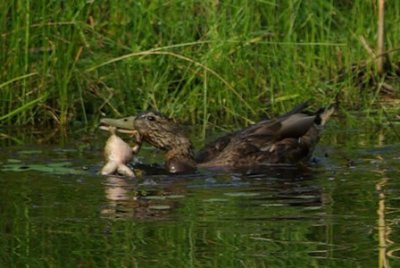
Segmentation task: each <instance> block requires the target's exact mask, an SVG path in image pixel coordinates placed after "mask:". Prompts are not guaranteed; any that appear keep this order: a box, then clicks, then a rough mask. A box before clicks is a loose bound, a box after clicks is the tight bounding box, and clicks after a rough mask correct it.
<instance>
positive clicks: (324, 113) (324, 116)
mask: <svg viewBox="0 0 400 268" xmlns="http://www.w3.org/2000/svg"><path fill="white" fill-rule="evenodd" d="M334 112H335V106H334V105H331V106H330V107H328V108H321V109H319V111H318V112H317V113H316V115H317V118H316V122H317V124H319V125H321V126H324V125H325V124H326V122H328V120H329V118H330V117H331V116H332V114H333V113H334Z"/></svg>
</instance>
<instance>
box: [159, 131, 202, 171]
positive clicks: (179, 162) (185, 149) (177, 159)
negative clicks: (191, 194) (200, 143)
mask: <svg viewBox="0 0 400 268" xmlns="http://www.w3.org/2000/svg"><path fill="white" fill-rule="evenodd" d="M165 168H166V169H167V171H168V172H170V173H187V172H192V171H194V170H195V169H196V162H195V160H194V152H193V145H192V143H191V142H190V140H189V139H187V138H181V139H178V140H177V141H176V142H174V143H173V144H170V146H168V147H167V148H166V154H165Z"/></svg>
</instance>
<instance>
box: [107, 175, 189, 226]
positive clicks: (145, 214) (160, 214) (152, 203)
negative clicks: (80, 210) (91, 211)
mask: <svg viewBox="0 0 400 268" xmlns="http://www.w3.org/2000/svg"><path fill="white" fill-rule="evenodd" d="M144 184H150V185H152V184H153V186H154V185H155V187H151V189H149V188H148V187H142V185H140V187H139V185H138V182H137V181H133V180H131V179H127V178H124V177H118V176H108V177H107V179H106V182H105V197H106V199H107V204H106V206H105V207H104V208H103V209H102V211H101V214H102V216H103V217H104V218H109V219H129V218H131V219H139V220H143V219H153V220H161V219H167V218H168V217H169V216H170V212H171V211H172V210H174V209H175V208H176V207H177V206H178V202H177V201H178V200H177V198H176V197H180V196H182V195H177V194H176V193H177V192H181V190H179V189H175V191H174V190H173V189H171V188H170V187H168V188H163V187H158V186H157V185H156V183H154V182H152V181H151V180H148V181H145V182H144Z"/></svg>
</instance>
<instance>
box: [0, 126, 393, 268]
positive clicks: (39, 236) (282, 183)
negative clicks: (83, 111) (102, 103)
mask: <svg viewBox="0 0 400 268" xmlns="http://www.w3.org/2000/svg"><path fill="white" fill-rule="evenodd" d="M343 129H345V128H337V127H331V128H330V129H328V130H327V131H326V133H325V136H324V138H323V139H322V141H321V143H320V145H319V146H318V149H317V151H316V156H318V158H319V162H318V163H316V164H313V165H312V166H311V168H309V169H307V170H305V169H302V170H299V169H295V168H287V169H277V170H265V171H263V172H259V173H258V174H241V173H232V172H227V171H206V170H202V171H199V172H198V173H196V174H193V175H185V176H167V175H165V174H159V175H157V170H152V169H147V171H146V172H147V173H146V174H143V175H142V176H139V177H137V178H135V179H126V178H121V177H103V176H100V175H98V174H97V172H98V171H99V169H100V168H101V166H102V164H103V159H102V147H103V145H104V142H105V140H106V138H107V137H106V134H105V133H100V131H98V132H96V133H95V134H92V135H89V134H88V133H87V132H85V131H72V132H71V133H70V134H68V136H64V135H61V134H60V133H53V135H50V133H46V135H45V136H43V135H42V134H43V133H35V132H34V131H21V130H15V129H14V130H7V131H4V132H3V133H2V134H1V141H0V142H1V156H0V169H1V173H0V174H1V175H0V185H1V187H0V191H1V193H0V216H1V220H0V228H1V231H2V236H1V238H0V249H1V250H0V256H1V258H0V267H385V266H384V265H386V267H389V266H390V267H400V260H399V258H400V228H399V222H400V178H399V177H400V176H399V175H400V172H399V168H400V163H399V160H400V154H399V149H400V146H399V145H397V144H396V143H397V140H398V139H397V137H396V135H394V133H393V132H392V131H391V130H390V128H383V129H382V130H377V129H371V128H368V129H365V130H364V129H358V130H352V131H350V130H346V131H345V130H343ZM195 135H196V134H194V136H195ZM161 155H162V154H161V153H160V152H158V151H155V150H153V149H151V148H148V147H147V148H144V149H143V150H142V151H141V152H140V155H139V160H140V161H143V162H146V163H153V162H161V157H160V156H161Z"/></svg>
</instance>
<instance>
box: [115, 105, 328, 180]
mask: <svg viewBox="0 0 400 268" xmlns="http://www.w3.org/2000/svg"><path fill="white" fill-rule="evenodd" d="M305 107H306V103H304V104H301V105H299V106H297V107H295V108H294V109H293V110H292V111H290V112H288V113H286V114H284V115H282V116H280V117H277V118H274V119H269V120H263V121H260V122H258V123H257V124H254V125H252V126H249V127H247V128H244V129H242V130H239V131H236V132H233V133H229V134H227V135H225V136H223V137H220V138H219V139H217V140H216V141H215V142H213V143H210V144H208V145H207V146H205V147H204V148H203V149H202V150H200V151H199V153H198V154H197V155H196V157H195V156H194V153H193V146H192V143H191V142H190V140H189V139H188V138H187V137H186V136H185V135H184V133H183V132H182V130H181V128H180V127H179V126H178V125H177V124H176V123H175V122H174V121H173V120H171V119H169V118H167V117H165V116H164V115H162V114H161V113H159V112H144V113H141V114H139V115H138V116H136V117H129V119H130V124H129V127H127V124H119V123H118V122H122V121H121V120H125V121H126V119H119V121H115V122H116V123H115V124H113V125H115V126H117V127H122V128H134V129H136V130H137V131H138V132H139V133H140V136H141V137H142V140H143V141H146V142H148V143H150V144H151V145H153V146H154V147H156V148H159V149H161V150H163V151H165V152H166V155H165V159H166V162H165V167H166V169H167V170H168V171H169V172H171V173H181V172H191V171H193V170H194V169H195V168H196V167H228V168H242V167H253V166H259V165H266V164H267V165H270V164H272V165H275V164H297V163H302V162H306V161H308V160H309V158H310V157H311V154H312V152H313V151H314V147H315V145H316V144H317V142H318V140H319V136H320V131H321V129H322V128H323V126H324V125H325V123H326V121H327V120H328V119H329V117H330V116H331V114H332V113H333V108H330V109H320V110H319V111H318V112H316V113H314V114H307V113H303V109H304V108H305Z"/></svg>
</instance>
